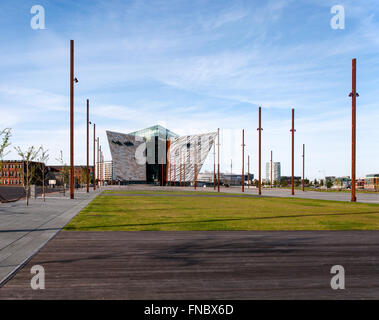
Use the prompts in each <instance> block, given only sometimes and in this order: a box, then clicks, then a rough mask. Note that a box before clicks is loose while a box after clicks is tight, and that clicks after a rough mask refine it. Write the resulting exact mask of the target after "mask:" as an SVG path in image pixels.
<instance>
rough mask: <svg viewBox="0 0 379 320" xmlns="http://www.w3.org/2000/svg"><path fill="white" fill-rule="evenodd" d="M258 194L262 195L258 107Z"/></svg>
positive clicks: (260, 115)
mask: <svg viewBox="0 0 379 320" xmlns="http://www.w3.org/2000/svg"><path fill="white" fill-rule="evenodd" d="M257 130H258V132H259V134H258V194H259V195H261V194H262V183H261V182H262V168H261V164H262V163H261V162H262V159H261V158H262V154H261V147H262V146H261V143H262V130H263V129H262V108H261V107H259V114H258V129H257Z"/></svg>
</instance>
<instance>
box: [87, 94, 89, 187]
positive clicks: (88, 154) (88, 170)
mask: <svg viewBox="0 0 379 320" xmlns="http://www.w3.org/2000/svg"><path fill="white" fill-rule="evenodd" d="M87 193H89V100H88V99H87Z"/></svg>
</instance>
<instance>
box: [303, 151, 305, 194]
mask: <svg viewBox="0 0 379 320" xmlns="http://www.w3.org/2000/svg"><path fill="white" fill-rule="evenodd" d="M304 179H305V144H303V181H302V184H303V192H304V191H305V181H304Z"/></svg>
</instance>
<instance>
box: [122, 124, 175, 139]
mask: <svg viewBox="0 0 379 320" xmlns="http://www.w3.org/2000/svg"><path fill="white" fill-rule="evenodd" d="M129 134H130V135H133V136H138V137H143V138H146V139H149V138H151V137H160V138H162V139H169V138H176V137H179V135H177V134H176V133H174V132H172V131H170V130H169V129H166V128H164V127H162V126H161V125H159V124H157V125H155V126H152V127H149V128H145V129H142V130H138V131H134V132H131V133H129Z"/></svg>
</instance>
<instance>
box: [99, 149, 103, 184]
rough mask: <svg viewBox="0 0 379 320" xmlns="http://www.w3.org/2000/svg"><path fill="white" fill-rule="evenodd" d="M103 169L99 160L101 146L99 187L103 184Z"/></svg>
mask: <svg viewBox="0 0 379 320" xmlns="http://www.w3.org/2000/svg"><path fill="white" fill-rule="evenodd" d="M103 175H104V169H103V162H102V159H101V146H99V185H100V186H101V185H102V184H103V182H104V177H103Z"/></svg>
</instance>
